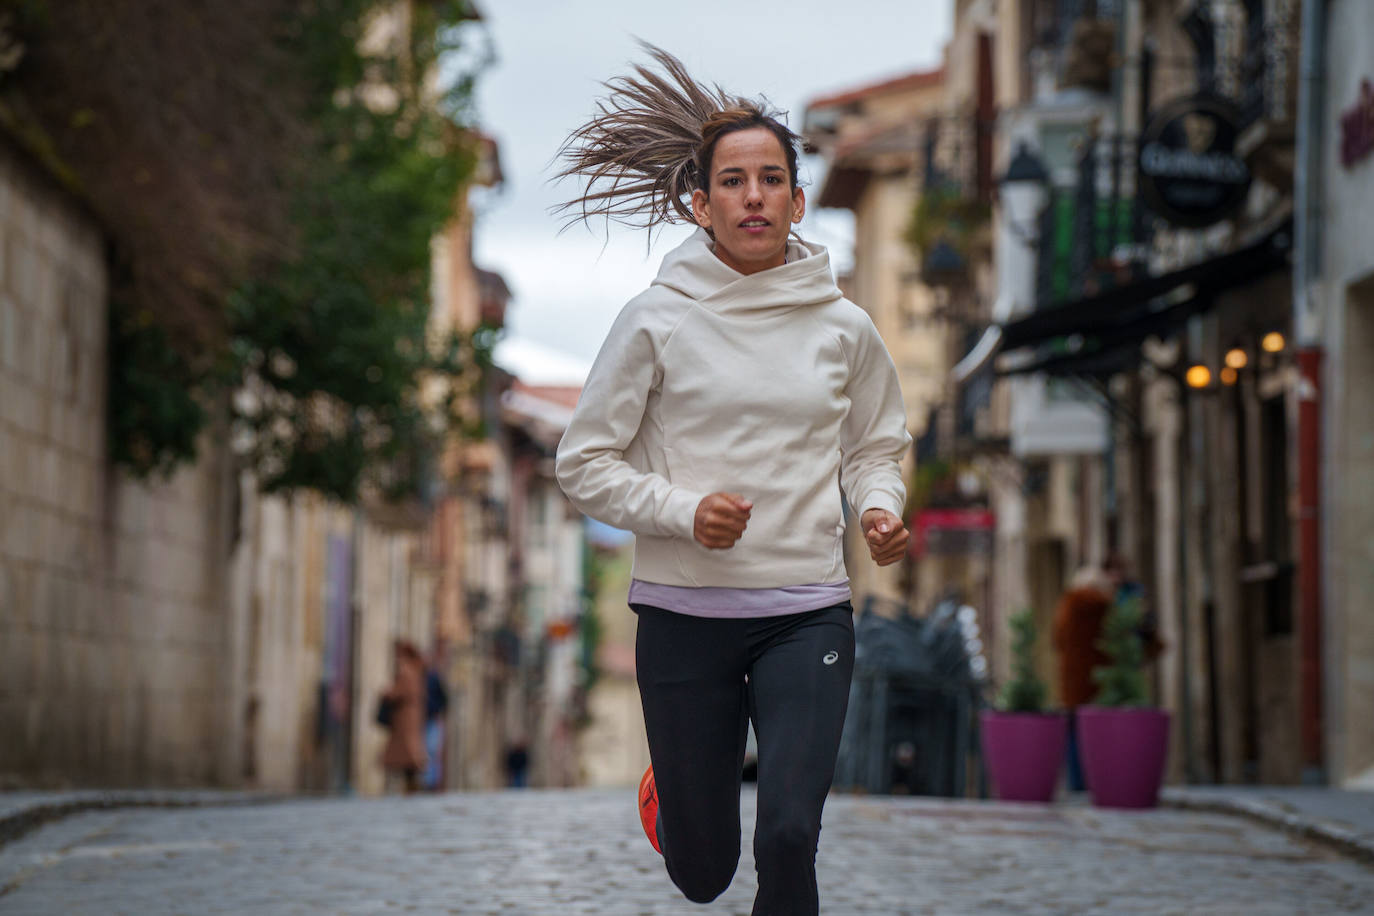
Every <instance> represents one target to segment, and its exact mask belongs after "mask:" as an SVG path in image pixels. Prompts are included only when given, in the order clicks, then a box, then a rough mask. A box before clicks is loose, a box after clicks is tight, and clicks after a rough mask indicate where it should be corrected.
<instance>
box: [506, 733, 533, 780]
mask: <svg viewBox="0 0 1374 916" xmlns="http://www.w3.org/2000/svg"><path fill="white" fill-rule="evenodd" d="M529 769H530V752H529V749H528V748H526V747H525V742H524V741H515V742H513V743H512V744H511V745H510V747H508V748H506V785H508V786H510V787H511V788H512V789H523V788H525V786H527V785H529Z"/></svg>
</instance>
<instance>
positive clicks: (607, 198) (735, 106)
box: [556, 42, 799, 231]
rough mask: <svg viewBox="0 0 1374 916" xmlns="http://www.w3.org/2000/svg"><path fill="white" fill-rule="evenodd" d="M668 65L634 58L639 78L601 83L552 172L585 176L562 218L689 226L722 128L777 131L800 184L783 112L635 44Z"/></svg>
mask: <svg viewBox="0 0 1374 916" xmlns="http://www.w3.org/2000/svg"><path fill="white" fill-rule="evenodd" d="M640 44H641V46H642V47H643V48H644V49H645V50H646V51H647V52H648V53H649V55H650V56H651V57H652V58H653V59H654V60H655V61H657V62H658V63H659V65H660V66H661V67H662V68H663V70H664V71H665V72H664V73H663V74H660V73H656V72H654V71H652V70H650V69H648V68H647V67H644V66H641V65H639V64H636V65H635V67H634V69H635V73H636V74H637V76H621V77H616V78H614V79H611V80H609V81H607V82H606V83H605V84H604V85H605V86H606V88H607V89H608V90H610V92H609V94H608V95H607V96H606V97H605V98H603V99H600V100H598V102H597V114H596V115H595V116H594V117H593V118H592V119H591V120H590V121H588V122H587V123H586V124H583V125H582V126H581V127H579V128H578V129H577V130H575V131H573V132H572V134H571V135H569V137H568V139H567V140H566V141H565V142H564V143H563V146H562V147H561V148H560V149H559V151H558V155H559V158H561V159H562V160H563V168H562V169H561V170H560V171H559V172H558V174H557V176H556V177H557V178H566V177H569V176H579V177H582V178H584V179H585V181H586V185H585V192H584V193H583V194H581V195H580V196H578V197H575V198H573V199H572V200H570V201H568V202H567V203H565V204H562V205H560V206H559V207H557V208H556V209H557V210H558V212H560V213H567V212H568V211H575V212H572V213H571V215H569V216H568V223H569V224H571V223H575V222H577V221H578V220H587V219H589V218H591V217H593V216H603V217H605V218H606V219H608V220H615V221H616V222H619V223H623V224H624V225H627V226H631V227H634V228H643V229H649V230H650V231H652V230H653V229H654V227H656V226H658V225H659V224H661V223H675V222H689V223H691V222H695V220H694V219H693V217H692V206H691V197H692V191H694V190H697V189H700V190H702V191H708V192H709V183H710V176H711V159H712V157H713V155H714V153H715V148H716V143H717V142H718V141H719V140H720V138H721V137H723V136H725V135H726V134H729V133H733V132H734V131H737V130H746V129H748V128H751V127H763V128H766V129H768V130H770V131H772V132H773V134H774V136H776V137H777V138H778V142H779V143H780V144H781V145H782V148H783V151H784V152H785V153H786V155H787V168H788V172H789V174H790V177H791V184H792V187H793V188H794V189H795V188H796V187H797V145H798V142H799V138H798V137H797V135H796V134H794V133H793V132H792V131H791V130H789V129H788V128H787V127H786V126H785V125H784V124H783V123H782V122H781V120H780V118H781V117H783V115H782V113H781V112H778V111H776V110H774V109H771V108H769V107H767V106H766V103H764V104H761V103H759V102H755V101H753V100H750V99H746V98H742V97H739V96H732V95H728V94H727V93H726V92H725V91H724V90H722V89H721V88H720V87H719V86H714V87H712V88H710V89H708V88H706V87H705V86H703V85H702V84H700V83H698V82H697V81H696V80H694V79H693V78H692V76H691V75H690V74H689V73H688V72H687V70H686V68H685V67H684V66H683V65H682V62H681V61H679V60H678V59H677V58H676V57H674V56H673V55H671V54H669V53H668V52H667V51H664V50H663V49H661V48H657V47H655V46H653V45H651V44H648V43H647V42H640Z"/></svg>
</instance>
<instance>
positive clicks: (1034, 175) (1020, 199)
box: [998, 140, 1050, 244]
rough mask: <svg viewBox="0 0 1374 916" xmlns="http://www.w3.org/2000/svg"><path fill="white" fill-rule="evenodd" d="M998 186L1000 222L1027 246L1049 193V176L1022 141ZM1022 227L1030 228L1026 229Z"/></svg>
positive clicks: (1031, 240)
mask: <svg viewBox="0 0 1374 916" xmlns="http://www.w3.org/2000/svg"><path fill="white" fill-rule="evenodd" d="M998 184H999V185H1001V190H1000V192H999V197H1000V199H1001V202H1002V208H1003V222H1004V223H1005V224H1006V225H1007V228H1008V229H1010V230H1011V231H1012V232H1013V233H1015V234H1016V235H1019V236H1021V238H1022V240H1023V241H1024V242H1026V243H1027V244H1029V243H1032V242H1034V240H1035V235H1036V228H1035V226H1036V223H1037V222H1038V221H1039V219H1040V212H1041V211H1042V210H1043V209H1044V208H1045V198H1046V197H1047V196H1048V194H1049V186H1050V174H1049V172H1047V171H1045V166H1044V164H1043V163H1041V161H1040V159H1039V158H1038V157H1037V156H1036V155H1035V153H1034V152H1032V151H1031V148H1030V144H1028V143H1027V142H1026V141H1025V140H1022V141H1020V142H1019V143H1017V144H1016V152H1015V153H1014V154H1013V155H1012V157H1011V162H1010V163H1008V164H1007V171H1006V173H1005V174H1004V175H1003V176H1002V178H1001V180H1000V181H999V182H998ZM1022 226H1030V227H1031V228H1030V229H1029V230H1026V229H1023V228H1021V227H1022Z"/></svg>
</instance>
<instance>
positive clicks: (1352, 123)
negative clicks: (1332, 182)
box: [1341, 79, 1374, 169]
mask: <svg viewBox="0 0 1374 916" xmlns="http://www.w3.org/2000/svg"><path fill="white" fill-rule="evenodd" d="M1371 153H1374V85H1371V84H1370V82H1369V80H1367V79H1364V80H1361V81H1360V97H1359V99H1358V100H1356V102H1355V104H1354V106H1352V107H1350V108H1347V109H1346V110H1345V111H1343V112H1341V165H1343V166H1345V167H1346V168H1348V169H1353V168H1354V167H1355V166H1356V164H1358V163H1359V162H1360V161H1361V160H1364V159H1368V158H1369V155H1370V154H1371Z"/></svg>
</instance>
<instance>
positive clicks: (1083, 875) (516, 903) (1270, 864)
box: [0, 790, 1374, 916]
mask: <svg viewBox="0 0 1374 916" xmlns="http://www.w3.org/2000/svg"><path fill="white" fill-rule="evenodd" d="M753 802H754V800H753V796H752V794H746V796H745V801H744V811H745V818H744V821H745V824H744V826H745V830H746V836H747V831H749V830H750V829H751V825H752V811H753ZM745 846H746V848H745V850H744V854H743V856H742V860H741V863H740V869H739V873H738V875H737V876H736V879H735V882H734V884H733V886H732V887H731V888H730V890H729V891H727V892H726V894H725V895H724V896H722V897H721V898H720V899H719V900H717V901H716V902H715V903H713V904H709V905H707V906H695V905H693V904H690V903H687V902H686V901H684V900H683V899H682V898H681V897H679V896H678V895H677V893H676V891H675V889H674V888H673V887H672V886H671V884H670V883H669V881H668V878H667V876H666V875H665V874H664V871H663V869H662V866H661V864H660V860H659V859H658V857H657V856H656V855H655V854H654V852H653V851H652V849H651V848H650V847H649V845H648V843H647V842H646V841H645V840H644V838H643V835H642V833H640V830H639V827H638V822H637V819H636V816H635V810H634V805H633V795H632V793H631V792H630V791H607V790H578V791H568V792H536V791H531V792H503V793H491V794H472V795H445V796H430V797H420V798H414V799H404V800H402V799H380V800H345V799H334V800H320V801H293V802H286V803H279V804H268V805H261V806H247V807H232V808H193V809H181V810H164V809H154V808H128V809H119V810H112V811H100V812H90V813H85V814H80V815H75V816H72V817H69V818H66V819H64V820H61V821H58V822H56V823H52V824H49V825H47V826H45V827H42V828H40V829H38V830H36V831H34V832H32V833H30V834H28V835H27V836H25V837H23V838H21V839H19V840H16V841H15V842H12V843H10V844H9V845H7V846H5V847H3V848H2V849H0V912H3V913H6V914H16V916H17V914H45V916H46V914H54V913H62V914H73V916H76V914H102V916H105V914H139V916H153V914H202V913H255V914H257V913H270V914H278V913H279V914H293V913H301V914H306V913H309V914H315V913H349V914H364V913H386V912H411V913H456V914H473V916H477V914H568V913H587V914H603V916H637V914H653V916H669V914H679V913H681V914H694V913H700V914H748V913H749V909H750V905H751V901H752V896H753V892H754V880H753V861H752V858H751V856H750V854H749V850H748V843H747V841H746V844H745ZM819 871H820V881H821V904H822V912H823V913H826V914H831V916H856V914H882V916H897V914H903V913H910V914H917V913H921V914H925V913H932V914H978V913H1008V914H1012V913H1014V914H1049V913H1055V914H1059V913H1113V914H1116V913H1150V914H1160V913H1180V914H1182V913H1187V914H1198V913H1217V914H1220V913H1226V914H1231V913H1235V914H1288V913H1312V914H1326V913H1374V869H1371V868H1369V867H1368V866H1365V865H1362V864H1360V863H1358V862H1355V861H1353V860H1348V859H1345V858H1343V857H1341V856H1339V855H1337V854H1334V853H1332V852H1330V851H1329V850H1328V849H1326V848H1325V847H1321V846H1316V845H1311V844H1309V843H1306V842H1304V841H1301V840H1298V839H1294V838H1292V837H1290V836H1288V835H1286V834H1284V833H1281V832H1278V831H1276V830H1272V829H1270V828H1268V827H1264V826H1260V825H1256V824H1253V823H1251V822H1249V821H1246V820H1242V819H1239V818H1234V817H1230V816H1226V815H1219V814H1208V813H1196V812H1182V811H1175V810H1159V811H1151V812H1145V813H1120V812H1109V811H1102V810H1095V809H1092V808H1089V807H1083V806H1058V807H1054V808H1040V807H1031V806H1025V807H1022V806H1010V805H995V804H988V803H972V802H951V801H944V800H931V799H895V798H859V797H853V796H835V797H832V799H831V800H830V802H829V804H828V806H827V809H826V822H825V830H824V832H823V833H822V835H821V854H820V864H819Z"/></svg>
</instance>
